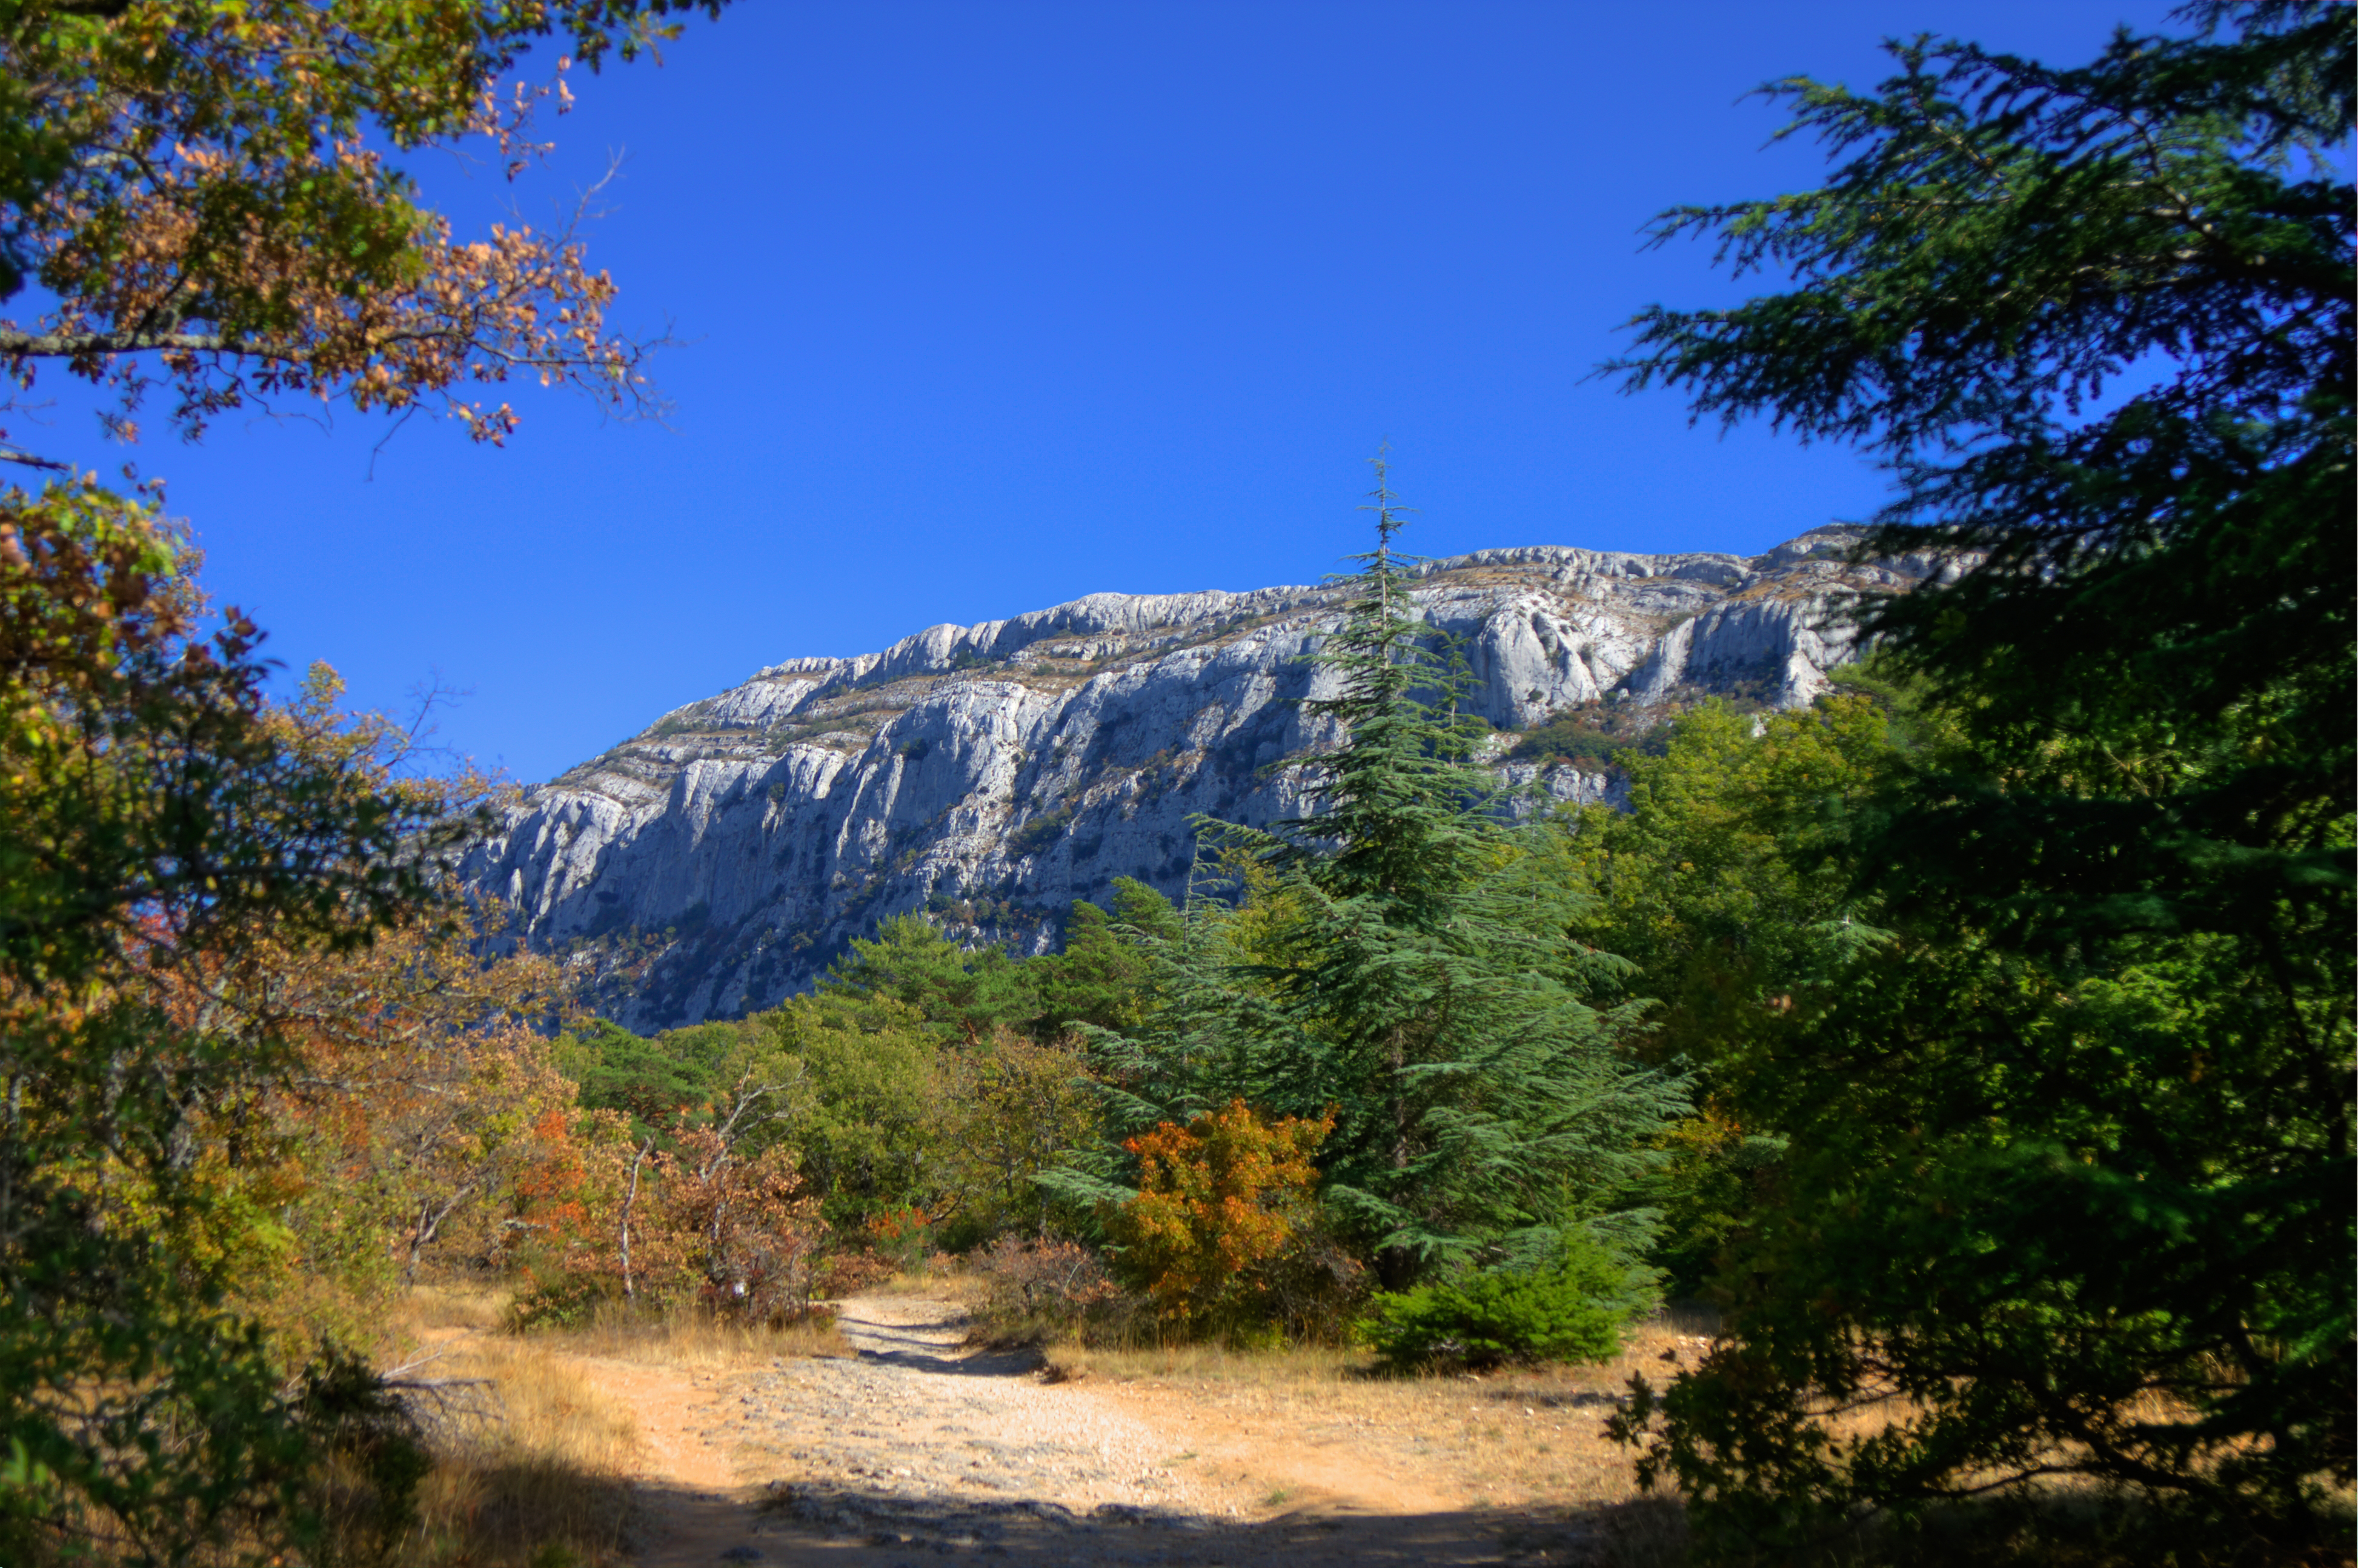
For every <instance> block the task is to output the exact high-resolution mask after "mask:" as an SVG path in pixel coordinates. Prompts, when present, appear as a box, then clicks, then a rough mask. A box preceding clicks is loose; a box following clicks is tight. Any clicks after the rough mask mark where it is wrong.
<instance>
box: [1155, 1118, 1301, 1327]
mask: <svg viewBox="0 0 2358 1568" xmlns="http://www.w3.org/2000/svg"><path fill="white" fill-rule="evenodd" d="M1334 1128H1335V1118H1334V1115H1333V1113H1332V1112H1329V1113H1328V1114H1327V1115H1325V1117H1322V1118H1320V1119H1317V1120H1315V1121H1312V1120H1309V1119H1304V1118H1302V1117H1296V1116H1288V1117H1282V1118H1280V1119H1277V1120H1275V1121H1270V1120H1266V1119H1263V1118H1262V1117H1261V1116H1260V1114H1259V1113H1258V1112H1256V1111H1255V1110H1253V1108H1251V1107H1249V1106H1248V1105H1247V1104H1245V1102H1244V1101H1243V1100H1241V1099H1238V1100H1231V1101H1230V1102H1229V1103H1228V1106H1227V1107H1226V1108H1224V1109H1220V1110H1216V1111H1210V1112H1207V1113H1206V1114H1205V1115H1203V1116H1199V1117H1197V1118H1195V1119H1194V1120H1193V1121H1190V1122H1189V1123H1187V1125H1186V1126H1184V1127H1182V1126H1180V1125H1178V1124H1177V1123H1175V1122H1168V1121H1166V1122H1164V1123H1163V1124H1162V1125H1161V1126H1159V1127H1157V1128H1155V1129H1154V1130H1152V1131H1150V1132H1143V1133H1141V1134H1139V1135H1138V1136H1137V1137H1135V1138H1132V1139H1130V1140H1129V1141H1127V1142H1125V1143H1124V1144H1123V1145H1122V1146H1123V1147H1124V1148H1125V1149H1127V1150H1129V1151H1130V1152H1131V1153H1132V1154H1135V1155H1136V1156H1138V1164H1139V1175H1138V1186H1139V1191H1138V1195H1137V1196H1136V1197H1134V1198H1132V1199H1131V1200H1130V1202H1129V1203H1127V1204H1125V1205H1123V1206H1121V1208H1120V1210H1118V1211H1117V1212H1116V1214H1115V1215H1114V1217H1113V1219H1112V1223H1111V1224H1110V1226H1109V1229H1110V1231H1111V1232H1112V1234H1113V1236H1114V1238H1115V1240H1116V1241H1117V1242H1118V1243H1119V1244H1120V1247H1121V1249H1122V1250H1121V1264H1122V1270H1123V1272H1124V1273H1126V1274H1128V1275H1129V1276H1130V1278H1131V1279H1132V1280H1134V1281H1136V1282H1137V1283H1139V1284H1140V1285H1141V1287H1142V1288H1143V1289H1144V1290H1145V1292H1146V1293H1147V1295H1148V1296H1149V1297H1150V1298H1151V1299H1152V1301H1153V1302H1154V1303H1155V1307H1156V1311H1157V1313H1158V1314H1159V1315H1160V1316H1161V1317H1162V1318H1163V1320H1164V1321H1165V1322H1166V1323H1172V1324H1174V1325H1184V1326H1186V1327H1189V1328H1192V1329H1197V1330H1219V1329H1228V1328H1233V1327H1235V1326H1238V1325H1240V1324H1243V1323H1246V1322H1249V1321H1254V1320H1258V1319H1260V1318H1262V1317H1264V1316H1265V1315H1266V1308H1267V1306H1268V1304H1269V1302H1268V1298H1269V1297H1270V1295H1271V1293H1272V1291H1273V1290H1274V1288H1275V1286H1276V1283H1277V1281H1276V1280H1275V1278H1274V1266H1275V1265H1278V1264H1279V1263H1281V1262H1282V1260H1285V1259H1286V1258H1287V1257H1288V1255H1289V1254H1290V1253H1292V1252H1293V1251H1294V1250H1295V1249H1297V1247H1298V1246H1299V1244H1300V1243H1301V1242H1302V1241H1303V1240H1304V1239H1305V1238H1306V1235H1307V1233H1308V1232H1309V1230H1310V1229H1311V1227H1313V1226H1314V1223H1315V1220H1316V1216H1317V1204H1316V1199H1315V1196H1314V1187H1315V1186H1316V1184H1317V1180H1318V1171H1317V1167H1316V1166H1314V1165H1313V1164H1312V1163H1311V1156H1312V1155H1313V1154H1314V1153H1315V1152H1317V1149H1318V1146H1319V1144H1321V1143H1322V1142H1324V1141H1325V1139H1326V1135H1327V1134H1328V1133H1329V1132H1331V1131H1333V1130H1334Z"/></svg>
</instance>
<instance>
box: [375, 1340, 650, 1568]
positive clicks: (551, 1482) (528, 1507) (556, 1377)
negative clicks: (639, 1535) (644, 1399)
mask: <svg viewBox="0 0 2358 1568" xmlns="http://www.w3.org/2000/svg"><path fill="white" fill-rule="evenodd" d="M413 1375H414V1376H416V1377H418V1378H421V1379H432V1380H433V1381H435V1382H436V1383H438V1384H439V1385H441V1389H440V1395H439V1398H438V1400H435V1399H429V1400H427V1401H426V1402H425V1403H424V1405H423V1409H424V1411H425V1412H426V1413H427V1415H428V1417H429V1420H428V1429H427V1430H428V1440H429V1447H430V1450H431V1453H432V1455H433V1468H432V1469H431V1470H430V1471H429V1472H428V1473H427V1476H426V1478H425V1480H424V1482H423V1483H422V1484H421V1486H420V1487H419V1490H418V1498H417V1500H418V1519H417V1523H416V1526H415V1527H414V1528H413V1530H412V1532H411V1535H410V1537H409V1539H407V1540H406V1541H404V1543H403V1548H404V1549H403V1551H402V1552H400V1554H399V1555H400V1558H401V1560H402V1561H404V1562H406V1563H418V1564H433V1563H465V1564H468V1565H469V1568H505V1565H508V1564H523V1563H535V1562H538V1563H546V1562H548V1561H550V1560H551V1558H550V1550H549V1549H552V1548H556V1549H561V1550H562V1552H565V1553H567V1554H568V1556H569V1558H570V1559H571V1560H572V1561H574V1562H577V1563H588V1564H599V1563H614V1562H619V1561H620V1560H621V1559H622V1555H623V1553H624V1550H625V1539H624V1536H625V1530H626V1529H627V1527H628V1524H629V1519H630V1482H629V1473H630V1468H631V1463H632V1460H633V1455H634V1454H635V1452H636V1447H637V1433H636V1426H635V1423H634V1422H633V1418H632V1415H631V1412H630V1411H628V1410H626V1409H624V1408H623V1407H622V1406H621V1405H620V1404H618V1403H616V1402H615V1401H613V1400H610V1399H607V1398H605V1397H604V1396H602V1395H600V1393H599V1391H598V1390H596V1389H595V1388H594V1387H593V1386H592V1385H591V1384H590V1381H589V1380H588V1379H585V1378H584V1377H583V1376H582V1375H581V1373H580V1372H579V1370H578V1369H577V1368H573V1367H571V1366H568V1364H567V1362H566V1360H565V1358H564V1357H562V1356H561V1355H560V1354H558V1353H557V1352H556V1351H555V1350H553V1349H552V1348H551V1347H549V1346H546V1345H543V1344H537V1343H535V1342H532V1341H529V1340H522V1339H517V1338H514V1337H511V1336H496V1335H487V1334H470V1335H467V1336H464V1337H462V1338H459V1339H456V1340H453V1341H451V1342H449V1344H447V1345H445V1346H441V1347H440V1349H439V1353H438V1354H436V1355H435V1356H434V1357H433V1359H431V1360H430V1361H427V1362H426V1363H424V1364H423V1365H421V1366H419V1367H417V1368H416V1371H415V1373H414V1374H413Z"/></svg>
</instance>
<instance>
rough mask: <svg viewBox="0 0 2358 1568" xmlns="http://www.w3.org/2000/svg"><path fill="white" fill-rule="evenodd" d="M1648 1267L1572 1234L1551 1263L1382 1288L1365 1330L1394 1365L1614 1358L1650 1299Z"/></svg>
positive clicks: (1363, 1323)
mask: <svg viewBox="0 0 2358 1568" xmlns="http://www.w3.org/2000/svg"><path fill="white" fill-rule="evenodd" d="M1645 1300H1646V1291H1645V1288H1644V1280H1643V1275H1642V1273H1641V1272H1640V1271H1637V1270H1634V1269H1632V1268H1631V1267H1630V1266H1629V1265H1628V1263H1626V1262H1624V1261H1623V1260H1620V1259H1618V1258H1617V1257H1615V1256H1614V1255H1613V1254H1612V1253H1611V1252H1610V1251H1608V1250H1606V1249H1605V1248H1604V1247H1603V1246H1602V1245H1600V1244H1598V1243H1597V1242H1595V1241H1594V1240H1591V1239H1589V1238H1586V1237H1585V1236H1577V1235H1576V1236H1575V1237H1574V1238H1573V1239H1571V1240H1568V1241H1567V1243H1566V1245H1565V1249H1564V1253H1563V1258H1562V1259H1561V1260H1560V1261H1558V1262H1557V1263H1556V1265H1555V1266H1554V1267H1552V1268H1549V1269H1544V1270H1531V1271H1515V1272H1506V1271H1501V1272H1498V1273H1487V1274H1472V1275H1468V1276H1466V1277H1465V1278H1463V1279H1460V1280H1456V1281H1443V1282H1439V1283H1434V1284H1430V1285H1420V1286H1418V1287H1417V1288H1416V1289H1414V1290H1412V1291H1402V1292H1396V1293H1390V1294H1385V1295H1379V1296H1378V1297H1376V1298H1375V1300H1374V1303H1372V1304H1373V1310H1372V1311H1371V1312H1370V1313H1369V1314H1368V1316H1366V1317H1365V1318H1362V1319H1361V1320H1360V1322H1359V1332H1360V1333H1361V1335H1363V1336H1365V1337H1366V1338H1367V1340H1368V1343H1369V1344H1370V1345H1372V1346H1374V1347H1375V1350H1376V1355H1377V1358H1378V1359H1379V1361H1380V1362H1381V1364H1382V1365H1383V1366H1384V1367H1385V1368H1387V1369H1389V1370H1391V1371H1409V1370H1413V1369H1415V1368H1423V1367H1433V1366H1446V1367H1464V1368H1473V1369H1480V1368H1488V1367H1498V1366H1503V1365H1505V1364H1507V1363H1509V1362H1528V1361H1575V1362H1592V1363H1594V1362H1604V1361H1610V1360H1611V1359H1613V1357H1616V1356H1617V1355H1619V1354H1620V1353H1621V1334H1622V1330H1623V1329H1624V1328H1625V1327H1627V1326H1628V1322H1629V1319H1630V1318H1631V1317H1632V1316H1633V1315H1635V1314H1636V1313H1637V1312H1638V1310H1639V1308H1640V1307H1641V1306H1642V1305H1643V1304H1644V1303H1645Z"/></svg>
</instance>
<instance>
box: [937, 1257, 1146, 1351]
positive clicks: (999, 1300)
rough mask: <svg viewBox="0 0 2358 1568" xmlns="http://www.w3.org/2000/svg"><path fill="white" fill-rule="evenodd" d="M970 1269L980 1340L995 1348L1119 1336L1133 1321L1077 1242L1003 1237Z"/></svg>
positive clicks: (1130, 1304) (1132, 1310)
mask: <svg viewBox="0 0 2358 1568" xmlns="http://www.w3.org/2000/svg"><path fill="white" fill-rule="evenodd" d="M972 1267H973V1270H974V1272H975V1274H976V1276H977V1277H978V1278H979V1279H980V1280H981V1281H982V1282H983V1291H984V1294H983V1298H982V1302H981V1303H980V1304H979V1306H978V1307H977V1308H976V1309H975V1324H976V1327H977V1329H978V1331H979V1337H980V1338H981V1339H982V1341H983V1342H984V1343H985V1344H988V1345H991V1346H998V1347H1000V1348H1001V1349H1012V1348H1017V1347H1028V1346H1042V1345H1051V1344H1055V1342H1057V1341H1059V1340H1073V1339H1080V1340H1087V1339H1091V1338H1095V1337H1102V1336H1106V1335H1108V1334H1114V1335H1119V1334H1120V1333H1121V1332H1122V1331H1123V1330H1125V1329H1126V1328H1127V1326H1128V1325H1129V1322H1130V1319H1131V1318H1133V1317H1135V1316H1136V1315H1138V1308H1137V1303H1135V1302H1134V1301H1133V1300H1132V1299H1131V1298H1130V1297H1129V1296H1128V1295H1127V1294H1125V1293H1124V1292H1123V1291H1122V1289H1121V1287H1120V1285H1117V1284H1116V1283H1114V1281H1113V1278H1112V1276H1110V1275H1109V1274H1108V1273H1107V1272H1106V1269H1105V1265H1104V1263H1102V1262H1101V1261H1099V1260H1098V1255H1097V1254H1096V1253H1095V1252H1092V1251H1090V1250H1089V1249H1087V1248H1086V1247H1083V1246H1080V1245H1079V1244H1077V1243H1076V1242H1071V1241H1022V1240H1019V1239H1017V1238H1014V1237H1012V1236H1002V1237H1001V1238H999V1239H998V1240H997V1241H995V1242H993V1243H991V1245H990V1247H989V1248H987V1249H984V1250H983V1251H981V1252H979V1253H978V1254H976V1255H975V1257H974V1258H973V1260H972Z"/></svg>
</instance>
